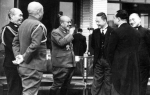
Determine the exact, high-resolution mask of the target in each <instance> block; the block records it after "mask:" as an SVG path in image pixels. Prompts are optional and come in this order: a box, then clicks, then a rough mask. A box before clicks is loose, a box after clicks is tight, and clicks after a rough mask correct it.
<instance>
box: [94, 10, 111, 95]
mask: <svg viewBox="0 0 150 95" xmlns="http://www.w3.org/2000/svg"><path fill="white" fill-rule="evenodd" d="M96 24H97V26H98V28H97V29H95V30H94V31H93V33H92V40H91V47H92V48H93V50H94V62H93V66H94V79H93V84H92V88H91V93H92V95H110V91H111V89H110V88H111V85H110V64H109V61H108V55H107V46H108V43H109V37H110V35H111V32H112V31H113V29H112V28H111V27H109V26H108V24H107V16H106V14H105V13H103V12H100V13H98V14H97V15H96Z"/></svg>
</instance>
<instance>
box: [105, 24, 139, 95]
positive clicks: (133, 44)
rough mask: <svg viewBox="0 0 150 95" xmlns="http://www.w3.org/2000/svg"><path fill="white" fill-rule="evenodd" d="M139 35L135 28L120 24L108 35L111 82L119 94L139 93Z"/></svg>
mask: <svg viewBox="0 0 150 95" xmlns="http://www.w3.org/2000/svg"><path fill="white" fill-rule="evenodd" d="M139 44H140V35H139V33H138V31H137V30H135V29H134V28H133V27H131V26H130V25H128V24H127V23H124V24H122V25H121V26H120V27H119V28H117V29H116V30H114V31H113V32H112V34H111V36H110V42H109V46H108V54H109V60H110V62H111V64H112V66H111V68H112V77H111V80H112V84H113V85H114V88H115V90H116V91H118V93H120V94H121V95H139V68H138V66H139V64H138V48H139Z"/></svg>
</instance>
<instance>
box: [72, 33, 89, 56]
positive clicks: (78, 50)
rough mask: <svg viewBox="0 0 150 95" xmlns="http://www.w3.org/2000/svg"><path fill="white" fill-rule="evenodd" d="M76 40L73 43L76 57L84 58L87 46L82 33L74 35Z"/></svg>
mask: <svg viewBox="0 0 150 95" xmlns="http://www.w3.org/2000/svg"><path fill="white" fill-rule="evenodd" d="M73 37H74V40H73V41H72V43H73V51H74V54H75V55H78V56H83V54H84V53H85V51H86V48H87V45H86V38H85V36H83V35H82V34H80V33H77V34H74V36H73Z"/></svg>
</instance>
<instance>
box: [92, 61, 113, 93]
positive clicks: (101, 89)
mask: <svg viewBox="0 0 150 95" xmlns="http://www.w3.org/2000/svg"><path fill="white" fill-rule="evenodd" d="M110 75H111V73H110V65H109V64H108V62H107V61H106V60H105V59H103V58H100V59H99V60H98V62H97V63H96V65H95V68H94V79H93V84H92V87H91V93H92V95H110V93H111V84H110Z"/></svg>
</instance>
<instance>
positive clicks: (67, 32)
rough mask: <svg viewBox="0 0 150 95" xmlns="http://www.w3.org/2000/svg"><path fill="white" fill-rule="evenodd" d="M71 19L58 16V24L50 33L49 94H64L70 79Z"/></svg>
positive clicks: (72, 65)
mask: <svg viewBox="0 0 150 95" xmlns="http://www.w3.org/2000/svg"><path fill="white" fill-rule="evenodd" d="M70 26H71V19H70V18H69V17H67V16H61V17H60V26H59V27H58V28H57V29H55V30H53V31H52V33H51V43H52V54H51V59H52V66H53V67H52V73H53V79H54V82H53V84H52V87H51V89H50V95H58V94H57V92H58V90H59V88H60V94H59V95H66V94H67V88H68V85H69V84H70V81H71V79H72V75H73V72H74V67H75V63H74V62H75V61H74V52H73V45H72V43H71V42H72V40H73V39H74V38H73V33H74V30H75V28H70Z"/></svg>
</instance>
